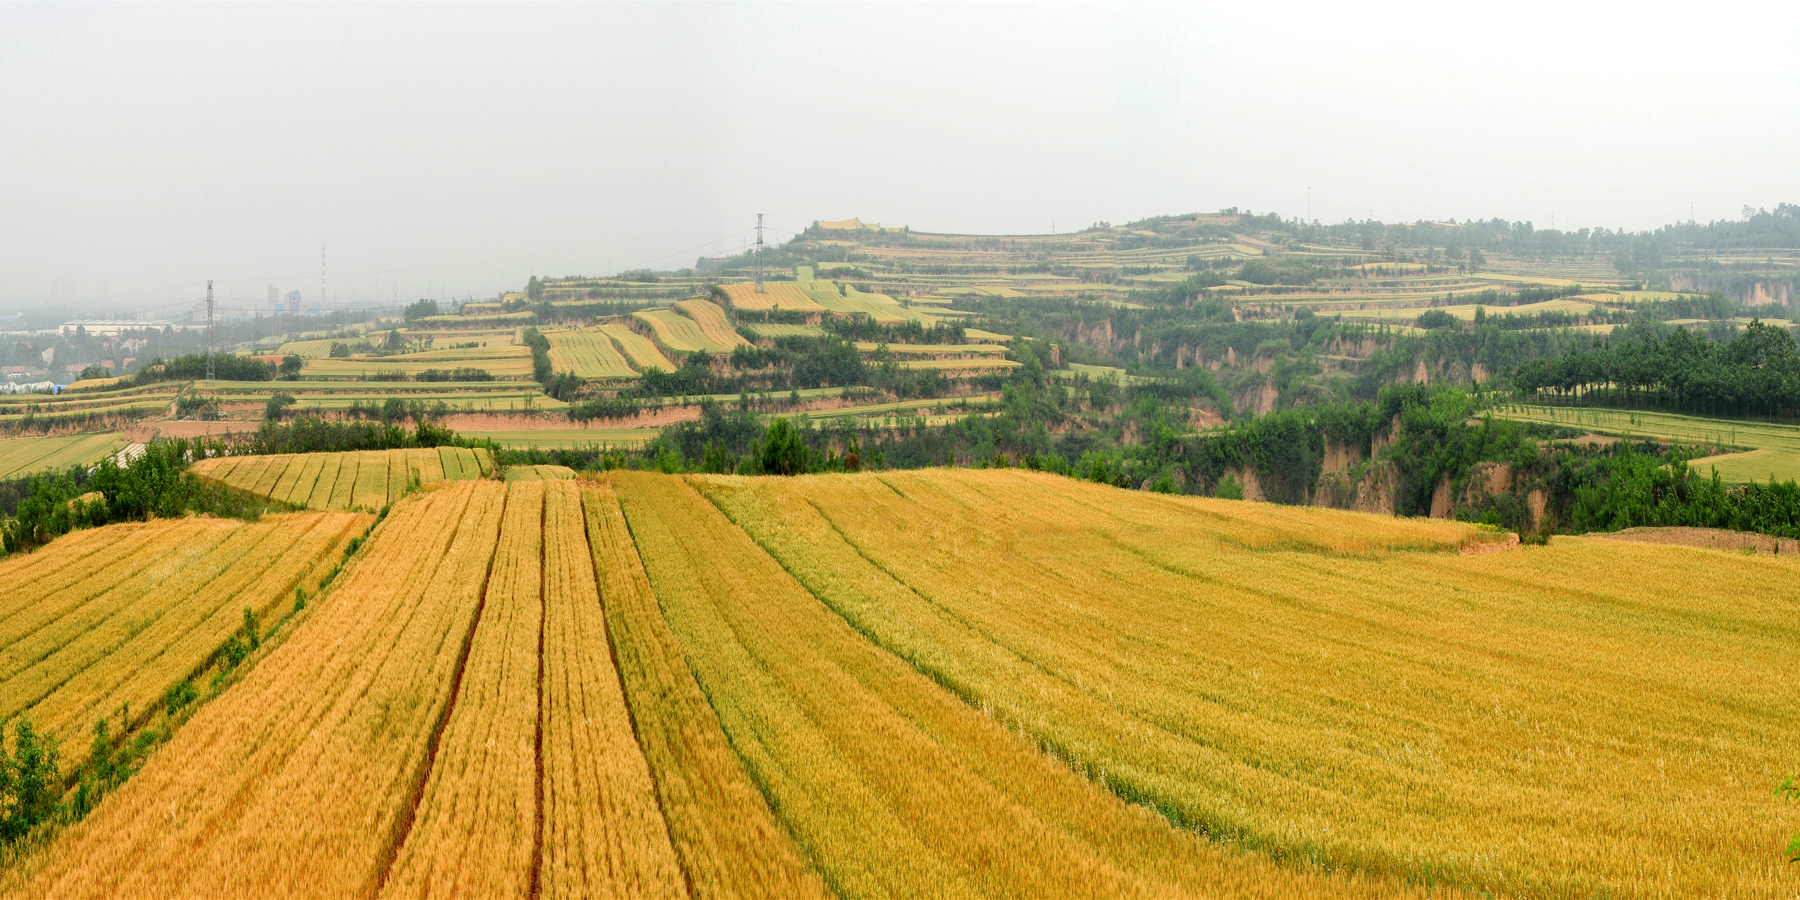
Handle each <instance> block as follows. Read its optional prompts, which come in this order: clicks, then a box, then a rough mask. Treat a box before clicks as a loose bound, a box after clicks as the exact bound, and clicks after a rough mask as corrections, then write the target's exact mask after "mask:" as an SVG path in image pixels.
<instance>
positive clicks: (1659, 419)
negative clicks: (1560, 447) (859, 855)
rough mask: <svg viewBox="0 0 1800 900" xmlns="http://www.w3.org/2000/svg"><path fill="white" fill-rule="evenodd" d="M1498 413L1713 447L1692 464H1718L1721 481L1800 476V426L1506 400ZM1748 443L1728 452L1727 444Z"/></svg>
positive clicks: (1701, 468)
mask: <svg viewBox="0 0 1800 900" xmlns="http://www.w3.org/2000/svg"><path fill="white" fill-rule="evenodd" d="M1494 415H1495V416H1496V417H1499V418H1506V419H1512V420H1514V421H1519V422H1535V423H1539V424H1544V425H1562V426H1565V427H1570V428H1582V429H1587V430H1590V431H1594V432H1598V433H1600V434H1612V435H1620V436H1623V435H1632V436H1635V437H1638V438H1655V439H1657V440H1661V441H1672V442H1675V443H1680V444H1688V445H1693V446H1702V447H1714V448H1718V450H1719V451H1720V452H1718V453H1716V454H1714V455H1712V456H1708V457H1705V458H1702V459H1696V460H1693V461H1691V462H1689V463H1688V465H1689V467H1691V468H1693V469H1694V470H1695V471H1697V472H1699V473H1700V474H1702V475H1706V476H1709V477H1710V475H1711V474H1712V470H1713V469H1715V468H1716V469H1718V471H1719V478H1720V480H1722V481H1726V482H1730V483H1734V484H1743V483H1746V482H1750V481H1767V480H1768V479H1769V478H1771V477H1773V478H1775V479H1776V480H1780V481H1785V480H1788V479H1800V426H1796V425H1785V424H1781V423H1777V422H1749V421H1738V420H1734V419H1713V418H1707V417H1705V416H1688V415H1682V414H1680V413H1664V412H1652V411H1648V410H1630V409H1606V408H1591V407H1570V406H1547V405H1539V404H1531V403H1517V404H1507V405H1505V406H1501V407H1499V408H1497V409H1495V410H1494ZM1738 447H1743V448H1749V449H1748V451H1747V452H1727V449H1726V448H1738Z"/></svg>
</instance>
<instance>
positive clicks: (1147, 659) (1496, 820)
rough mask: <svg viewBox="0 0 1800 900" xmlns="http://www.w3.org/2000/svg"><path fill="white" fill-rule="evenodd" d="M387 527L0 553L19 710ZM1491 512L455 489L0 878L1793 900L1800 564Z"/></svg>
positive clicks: (649, 487) (113, 683)
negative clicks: (1523, 537)
mask: <svg viewBox="0 0 1800 900" xmlns="http://www.w3.org/2000/svg"><path fill="white" fill-rule="evenodd" d="M256 460H257V458H254V457H245V458H242V459H239V460H236V461H233V460H232V459H231V458H227V459H226V460H223V461H219V463H218V466H219V468H220V469H222V470H223V472H224V475H223V477H226V478H232V477H237V474H236V469H237V468H238V467H239V466H241V465H242V464H243V463H244V462H245V461H252V462H251V468H248V469H245V470H244V473H243V477H244V478H246V479H248V478H252V477H254V479H255V481H254V482H253V483H260V482H261V481H262V480H263V479H265V478H268V477H270V476H269V474H268V472H267V471H264V470H262V469H259V468H257V466H260V465H263V462H266V461H256ZM443 463H444V465H445V468H446V474H448V473H449V472H451V471H460V466H461V465H462V464H463V462H462V460H461V459H460V458H459V457H456V456H454V455H452V456H448V457H444V459H443ZM330 465H331V462H330V461H324V462H322V463H321V465H320V473H321V474H320V475H318V476H317V477H318V478H321V479H322V478H323V477H324V475H323V473H324V472H325V471H326V470H327V469H329V467H330ZM468 465H469V466H470V467H471V469H472V470H473V471H474V472H477V473H479V471H480V463H479V462H478V461H475V460H473V459H471V460H470V461H468ZM264 468H268V467H267V466H264ZM340 468H341V467H340ZM284 471H285V470H284ZM301 471H302V472H304V468H303V469H302V470H301ZM387 471H391V467H390V468H389V469H388V470H387ZM333 477H334V479H335V480H336V481H337V482H340V483H341V482H342V481H344V478H345V477H349V478H350V481H351V484H352V487H351V488H350V489H351V490H352V491H354V489H355V485H356V484H357V483H358V482H359V480H360V479H359V477H358V476H356V475H354V474H350V475H348V476H345V475H343V474H340V475H334V476H333ZM285 478H286V475H285V474H283V475H281V476H276V480H275V481H274V482H273V483H274V484H276V485H277V487H276V488H274V489H276V490H279V489H280V488H279V485H280V483H281V481H282V480H285ZM303 480H304V475H300V476H296V485H297V484H298V482H299V481H303ZM371 484H373V482H371ZM288 490H289V492H290V496H291V495H292V494H293V493H294V492H295V491H297V490H299V488H298V487H297V486H289V487H288ZM302 521H305V522H312V523H314V524H312V525H310V526H308V527H307V528H306V529H300V530H299V531H296V530H294V529H296V528H297V527H298V526H295V525H291V524H289V525H283V524H280V523H283V522H302ZM368 521H369V518H368V517H366V516H354V515H348V514H336V517H335V518H333V517H332V516H331V515H321V514H308V513H296V514H285V515H280V516H270V517H268V518H266V519H265V520H264V521H263V523H259V524H254V525H246V524H244V523H238V522H221V521H218V520H207V519H190V520H181V521H176V522H156V523H149V524H145V525H134V526H114V528H116V529H118V530H117V531H115V532H113V535H114V536H113V537H110V538H107V539H102V538H101V537H100V535H101V533H102V531H105V530H96V531H91V532H77V533H75V534H72V535H70V536H68V537H66V538H61V539H59V540H58V541H56V542H53V543H52V544H51V545H50V546H49V547H48V548H46V549H45V550H42V551H39V552H38V553H36V554H33V555H31V556H28V557H23V558H15V559H8V560H4V561H0V583H3V584H5V585H7V587H8V594H7V597H6V598H5V602H4V604H0V705H7V706H9V708H22V707H21V704H29V703H32V702H36V703H38V704H39V705H38V706H37V707H34V708H38V709H42V710H44V711H46V713H48V711H49V710H50V709H51V708H52V706H51V705H47V704H49V703H50V700H48V699H45V700H33V699H32V698H34V697H37V696H38V695H39V694H41V693H42V692H43V690H44V689H45V688H46V687H47V686H50V685H53V684H58V685H63V686H62V687H56V688H54V689H53V690H52V691H51V693H49V694H44V695H43V696H44V697H46V698H55V697H57V696H58V695H57V694H56V693H55V691H57V690H68V691H76V690H78V691H79V692H80V697H82V698H84V699H82V700H81V702H77V703H70V704H69V705H68V708H69V709H70V710H73V712H70V713H68V714H67V716H65V717H64V718H62V719H58V721H60V722H68V723H73V724H71V725H66V726H59V727H63V728H65V730H67V729H74V728H78V727H88V726H90V725H91V723H87V722H83V721H82V718H83V717H84V716H86V715H88V714H89V713H90V712H91V711H92V710H95V709H99V708H100V705H103V704H111V703H116V702H118V701H119V699H120V698H124V697H127V696H130V697H144V696H152V695H153V693H154V690H153V689H154V688H155V687H156V686H157V685H160V684H164V683H166V682H167V679H168V676H167V674H166V673H168V672H174V671H177V670H179V668H180V667H179V666H176V667H174V668H170V667H169V666H168V665H166V664H165V663H164V662H163V661H162V656H168V657H169V658H170V659H174V658H178V657H180V656H181V654H188V653H192V652H194V651H195V649H196V648H203V647H204V646H205V641H204V640H202V639H201V638H207V636H208V635H211V636H213V637H215V638H218V639H222V637H219V636H220V635H222V634H224V633H228V631H227V632H220V631H218V630H217V629H221V628H223V629H229V626H230V624H231V623H230V622H229V621H228V620H229V616H227V615H225V614H226V613H228V612H230V611H231V610H232V609H233V608H234V607H236V606H237V605H238V604H239V601H238V600H237V599H229V600H227V599H222V597H215V596H212V593H218V594H220V595H229V596H230V597H232V598H236V597H239V596H247V595H255V596H258V597H260V596H264V595H265V594H267V595H270V596H274V595H276V594H279V593H280V592H282V591H286V590H289V583H290V581H293V580H294V579H295V577H296V576H294V575H293V573H295V572H300V573H303V574H300V575H298V576H297V578H298V581H299V583H301V584H305V583H307V582H308V581H309V580H311V579H314V578H315V577H317V575H318V569H317V566H316V565H315V566H314V567H313V568H310V569H309V568H307V567H306V566H305V565H302V564H300V563H299V562H295V561H294V560H306V559H315V560H319V561H320V562H323V561H331V560H335V559H337V558H339V557H338V553H337V549H336V548H337V547H338V546H340V543H339V542H341V540H342V539H343V537H344V536H345V535H348V534H351V533H355V532H358V529H359V528H360V527H364V526H363V525H362V523H366V522H368ZM333 523H336V524H333ZM258 529H266V532H265V531H258ZM283 529H287V530H283ZM1505 538H1506V536H1504V535H1499V534H1496V533H1494V532H1492V531H1488V530H1483V529H1481V528H1478V527H1475V526H1470V525H1465V524H1461V523H1456V522H1447V521H1442V520H1414V519H1397V518H1392V517H1377V516H1368V515H1362V514H1357V513H1350V512H1343V511H1334V510H1323V509H1300V508H1293V507H1281V506H1275V505H1270V504H1256V503H1241V502H1233V501H1225V500H1210V499H1205V498H1186V497H1168V496H1162V495H1156V494H1150V493H1146V492H1135V491H1121V490H1117V489H1114V488H1110V487H1104V486H1100V485H1094V484H1089V483H1085V482H1077V481H1073V480H1070V479H1066V478H1061V477H1057V476H1053V475H1048V474H1039V473H1029V472H1022V471H1017V470H1011V471H975V470H954V469H952V470H928V471H912V472H891V473H890V472H883V473H864V474H857V475H820V476H804V477H798V478H741V477H733V476H668V475H659V474H651V473H642V472H613V473H610V474H608V475H605V476H599V477H596V476H593V475H584V476H581V477H578V478H572V479H571V478H565V479H557V480H529V481H513V482H510V483H501V482H498V481H494V480H474V481H465V482H461V483H454V484H447V485H443V486H441V487H439V488H438V489H435V490H432V491H427V492H422V493H415V494H408V495H406V496H405V497H403V498H402V499H401V500H400V501H399V502H398V503H396V504H395V505H394V506H393V508H392V511H391V512H390V513H389V515H388V516H387V518H386V520H385V521H383V522H381V523H380V524H379V525H377V526H376V528H375V531H374V533H373V536H372V538H371V539H370V540H369V541H367V542H366V543H365V544H364V545H363V546H362V549H361V550H360V551H359V552H358V553H357V554H356V555H355V556H354V557H352V558H351V559H350V561H349V563H348V564H347V566H346V568H345V569H344V571H343V572H342V574H341V575H339V576H338V577H337V578H336V579H335V580H334V581H333V582H332V584H331V587H330V588H329V590H327V591H326V592H324V593H323V594H322V595H320V596H318V597H317V598H315V599H314V601H313V602H312V603H311V604H310V605H309V606H308V608H307V610H306V611H305V612H304V613H303V614H301V615H299V616H298V617H297V618H296V620H295V623H294V625H293V626H291V628H286V629H283V631H282V632H281V634H282V637H281V639H280V641H279V642H278V643H277V644H275V645H274V646H273V647H272V648H271V649H269V651H268V652H267V653H266V655H264V656H262V657H261V658H260V659H258V660H255V661H254V663H253V665H251V666H250V667H249V668H248V669H247V670H246V671H244V672H243V674H242V676H241V678H240V679H239V680H238V681H237V682H236V683H235V684H233V685H231V686H230V687H229V688H228V689H226V690H225V691H224V692H223V693H222V694H220V695H219V696H218V697H216V698H215V699H212V700H209V701H207V702H206V703H204V704H203V705H202V706H201V707H200V708H199V709H198V711H197V712H196V713H195V714H194V715H193V717H192V719H191V720H189V721H188V722H187V723H186V724H185V725H183V726H181V727H180V729H179V730H177V731H176V732H175V734H174V736H173V738H172V739H171V740H170V741H169V743H167V744H166V745H164V746H163V747H162V748H161V749H160V750H158V751H157V752H156V753H154V754H153V755H152V756H151V757H150V760H149V763H148V765H147V766H146V767H145V768H144V770H143V771H142V772H141V773H140V774H138V775H137V776H135V777H134V778H132V779H131V780H130V781H128V782H126V783H125V784H124V785H123V786H122V787H120V788H118V789H117V790H115V791H114V792H112V793H111V794H109V795H107V797H106V798H105V800H104V801H103V802H102V803H101V805H100V806H99V808H98V809H97V810H95V811H94V812H93V813H92V814H90V815H89V816H88V818H87V819H86V820H84V821H82V822H80V823H78V824H75V825H72V826H70V827H68V828H67V829H66V830H65V831H63V832H62V833H61V834H60V835H59V836H57V837H56V839H55V840H54V841H50V842H47V843H46V844H45V845H44V846H43V847H42V849H41V850H39V851H36V852H33V853H31V854H28V855H27V856H26V857H25V858H24V859H23V861H21V862H18V863H16V864H14V865H13V866H12V867H11V868H9V869H6V870H4V871H0V888H4V893H5V894H6V895H8V896H30V897H50V896H144V895H149V896H199V897H215V896H241V895H245V894H254V895H259V896H342V895H359V896H372V895H381V896H391V897H411V896H430V895H435V896H477V895H479V896H495V897H502V896H513V897H535V896H563V897H569V896H660V897H680V896H691V897H764V896H781V897H808V896H811V897H823V896H827V895H834V896H841V897H876V896H901V895H904V896H926V895H929V896H957V897H963V896H1008V897H1019V896H1025V897H1039V896H1065V895H1080V896H1157V897H1164V896H1170V897H1172V896H1243V897H1258V896H1270V897H1275V896H1284V897H1285V896H1292V897H1313V896H1383V897H1387V896H1407V895H1430V896H1463V895H1470V896H1518V897H1563V896H1619V897H1653V898H1654V897H1688V896H1770V895H1781V894H1783V893H1784V892H1786V893H1791V889H1792V883H1791V879H1792V874H1791V872H1789V871H1788V867H1786V866H1785V864H1784V863H1783V861H1782V860H1783V857H1782V855H1781V848H1782V847H1783V846H1784V845H1785V843H1786V838H1787V835H1788V834H1789V833H1790V832H1791V831H1792V830H1794V827H1795V825H1794V823H1793V821H1792V816H1793V811H1792V810H1788V809H1785V808H1784V807H1783V806H1782V805H1781V803H1780V801H1779V800H1778V799H1777V798H1776V797H1775V796H1774V794H1773V785H1774V784H1775V783H1776V782H1778V781H1779V780H1780V778H1781V777H1782V776H1783V775H1785V774H1789V773H1790V772H1791V770H1792V769H1793V767H1794V760H1793V749H1792V748H1793V740H1792V736H1793V735H1794V733H1795V731H1796V729H1797V727H1800V703H1796V702H1795V700H1794V697H1796V696H1797V695H1800V690H1797V689H1800V670H1797V669H1796V668H1795V667H1794V666H1793V664H1792V659H1793V652H1792V650H1793V647H1795V646H1796V645H1800V640H1797V639H1800V624H1796V623H1797V622H1800V618H1797V617H1796V616H1795V613H1796V612H1797V611H1800V590H1796V589H1795V588H1793V587H1792V585H1793V584H1794V581H1795V578H1794V576H1795V575H1796V574H1800V573H1797V572H1796V567H1797V566H1800V564H1797V563H1795V562H1794V561H1792V560H1791V559H1789V558H1788V557H1786V556H1781V557H1776V556H1770V555H1762V556H1745V555H1742V554H1728V553H1724V552H1720V551H1712V550H1701V549H1693V548H1686V547H1672V546H1664V545H1648V544H1631V543H1625V542H1618V541H1602V540H1590V539H1581V538H1561V537H1559V538H1557V539H1556V540H1555V541H1553V542H1552V543H1551V544H1550V545H1549V546H1547V547H1520V546H1518V545H1516V544H1514V543H1511V542H1510V541H1508V540H1506V539H1505ZM221 560H229V561H232V562H231V564H230V565H224V566H221V565H220V563H219V562H218V561H221ZM284 560H288V561H287V562H284ZM209 561H212V562H209ZM240 570H241V571H240ZM1621 573H1624V574H1621ZM202 585H205V586H216V587H217V588H218V590H217V591H216V592H209V589H202V588H201V587H200V586H202ZM232 592H235V593H232ZM183 597H187V598H189V599H182V598H183ZM92 598H100V599H92ZM107 598H111V599H107ZM95 604H101V605H99V606H96V605H95ZM107 604H112V606H107ZM103 607H104V608H114V607H116V608H117V610H118V612H117V614H116V615H113V616H112V617H110V618H109V617H107V616H102V615H97V614H96V613H95V611H96V610H100V609H102V608H103ZM151 612H154V613H156V614H157V615H159V616H160V618H158V619H157V621H156V622H155V623H153V624H152V625H151V626H150V627H148V628H144V629H142V630H139V631H136V632H132V628H134V627H135V622H136V621H137V618H134V617H141V616H143V615H145V614H147V613H151ZM208 629H213V630H211V631H209V630H208ZM127 632H131V633H132V634H133V635H135V636H127ZM184 634H185V635H188V637H182V635H184ZM196 635H197V636H199V637H194V636H196ZM121 638H123V639H124V643H119V641H120V639H121ZM207 639H212V638H207ZM164 647H169V648H178V649H177V650H175V651H162V650H159V649H158V648H164ZM59 648H64V649H59ZM179 648H186V649H179ZM159 653H161V654H162V656H159V655H158V654H159ZM83 660H85V661H86V662H85V663H83V662H82V661H83ZM82 665H85V668H82V669H81V671H83V672H85V671H89V670H92V671H95V672H98V671H101V670H106V671H109V672H112V673H114V674H113V675H109V676H108V677H107V679H101V680H93V679H88V676H86V675H80V674H77V675H76V676H75V677H68V678H66V677H64V675H63V674H62V673H64V672H65V671H72V670H73V669H72V668H71V667H75V668H80V666H82ZM159 666H160V667H161V668H158V667H159ZM58 667H62V668H58ZM137 672H143V673H147V674H145V676H144V678H143V679H137V680H134V679H136V675H135V674H134V673H137ZM157 672H163V673H165V674H163V675H156V674H155V673H157ZM128 676H129V677H128ZM83 679H88V680H83ZM159 679H161V680H159ZM102 682H104V683H102ZM109 691H110V692H111V693H108V692H109ZM71 696H74V695H71ZM132 702H133V704H134V706H133V708H134V709H135V708H137V707H136V704H137V703H138V702H140V701H139V700H133V701H132ZM151 702H153V701H151ZM84 703H85V704H87V705H83V704H84ZM84 710H85V712H84ZM59 715H60V714H59ZM1784 815H1785V816H1786V818H1784Z"/></svg>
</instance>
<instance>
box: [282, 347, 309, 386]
mask: <svg viewBox="0 0 1800 900" xmlns="http://www.w3.org/2000/svg"><path fill="white" fill-rule="evenodd" d="M304 365H306V361H305V360H302V359H301V358H300V357H299V356H297V355H295V354H292V353H289V354H288V355H286V356H284V357H282V358H281V369H280V371H281V377H283V378H286V379H288V380H289V381H292V380H293V379H295V378H299V377H300V367H301V366H304Z"/></svg>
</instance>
